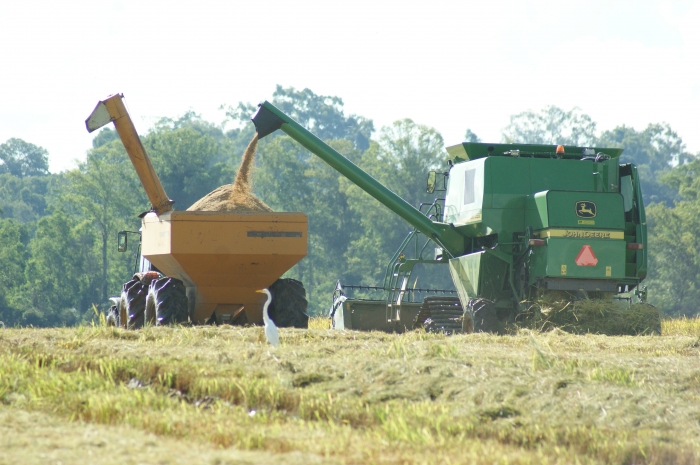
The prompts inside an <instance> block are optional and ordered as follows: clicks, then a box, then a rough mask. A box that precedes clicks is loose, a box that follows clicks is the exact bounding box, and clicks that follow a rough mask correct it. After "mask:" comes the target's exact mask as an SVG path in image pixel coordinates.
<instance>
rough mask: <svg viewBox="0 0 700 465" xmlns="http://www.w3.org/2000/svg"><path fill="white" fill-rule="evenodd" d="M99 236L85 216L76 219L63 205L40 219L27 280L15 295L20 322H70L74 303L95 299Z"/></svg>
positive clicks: (81, 304)
mask: <svg viewBox="0 0 700 465" xmlns="http://www.w3.org/2000/svg"><path fill="white" fill-rule="evenodd" d="M98 238H99V233H98V231H96V230H95V229H94V228H93V227H92V224H91V222H90V221H89V220H88V219H86V220H85V221H82V222H81V223H78V224H76V222H75V219H74V218H73V217H72V215H69V214H68V213H67V212H65V211H63V210H61V209H57V210H55V211H54V212H53V213H52V214H51V215H49V216H45V217H43V218H41V219H40V220H39V222H38V225H37V230H36V235H35V237H34V238H33V239H32V241H31V242H30V244H29V251H30V258H29V260H28V262H27V265H26V269H25V285H24V286H23V288H22V293H21V295H20V296H19V297H18V298H17V299H16V305H17V307H19V308H21V309H22V323H23V324H32V325H34V326H48V325H59V324H73V323H75V322H76V319H77V315H78V311H77V310H75V309H79V308H87V307H88V306H89V304H90V303H91V302H97V301H99V299H100V290H101V289H100V287H101V283H100V272H99V260H97V257H96V256H95V255H96V254H95V243H96V242H97V241H98ZM71 309H72V310H71ZM62 317H63V318H62ZM66 317H68V318H66ZM62 319H63V321H61V320H62Z"/></svg>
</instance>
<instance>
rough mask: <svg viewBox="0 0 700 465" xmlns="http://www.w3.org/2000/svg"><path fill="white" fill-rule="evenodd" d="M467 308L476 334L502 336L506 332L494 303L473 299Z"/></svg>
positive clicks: (478, 298)
mask: <svg viewBox="0 0 700 465" xmlns="http://www.w3.org/2000/svg"><path fill="white" fill-rule="evenodd" d="M467 307H468V308H467V311H468V312H469V313H470V314H471V317H472V322H473V325H474V332H475V333H496V334H502V333H503V332H504V330H505V328H504V327H503V323H501V321H500V320H499V319H498V312H497V310H496V307H494V305H493V302H491V301H490V300H486V299H482V298H480V297H477V298H476V299H471V300H470V301H469V304H468V305H467Z"/></svg>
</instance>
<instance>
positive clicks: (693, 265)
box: [647, 201, 700, 315]
mask: <svg viewBox="0 0 700 465" xmlns="http://www.w3.org/2000/svg"><path fill="white" fill-rule="evenodd" d="M647 220H648V224H649V231H650V234H649V249H650V251H651V257H650V263H649V269H650V279H649V281H648V286H649V288H650V289H651V290H652V292H650V299H651V301H652V302H654V303H656V304H657V305H658V306H659V307H660V308H661V309H662V310H663V311H664V312H665V313H667V314H671V315H678V314H681V315H695V314H698V313H699V312H698V302H700V286H699V283H700V245H699V244H700V243H699V242H698V237H700V202H697V201H684V202H680V203H677V204H676V205H675V207H673V208H669V207H667V206H666V205H664V204H660V203H657V204H653V205H651V206H650V207H649V208H647Z"/></svg>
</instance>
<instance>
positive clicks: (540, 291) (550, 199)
mask: <svg viewBox="0 0 700 465" xmlns="http://www.w3.org/2000/svg"><path fill="white" fill-rule="evenodd" d="M253 123H254V124H255V126H256V129H257V131H258V135H259V137H260V138H262V137H264V136H266V135H268V134H270V133H272V132H274V131H275V130H277V129H281V130H282V131H284V132H285V133H287V134H288V135H289V136H291V137H292V138H293V139H295V140H296V141H297V142H299V143H300V144H301V145H303V146H304V147H306V148H307V149H308V150H310V151H311V152H312V153H314V154H316V155H317V156H319V157H320V158H322V159H323V160H324V161H326V162H327V163H328V164H329V165H330V166H332V167H333V168H335V169H336V170H337V171H338V172H340V173H341V174H342V175H344V176H345V177H347V178H348V179H349V180H350V181H352V182H354V183H355V184H356V185H358V186H359V187H360V188H362V189H363V190H365V191H366V192H367V193H368V194H370V195H371V196H373V197H374V198H375V199H377V200H378V201H379V202H381V203H382V204H384V205H385V206H387V207H388V208H389V209H390V210H391V211H393V212H394V213H395V214H397V215H399V216H400V217H401V218H403V219H404V220H406V221H407V222H408V223H409V224H411V225H412V226H413V227H414V228H415V231H414V232H413V233H412V236H413V237H411V235H409V238H408V239H407V241H406V242H404V244H403V245H402V248H401V249H400V250H399V251H398V252H397V253H396V254H395V256H394V259H393V260H392V263H390V264H389V267H388V270H389V271H388V272H387V278H386V279H385V283H384V286H381V289H382V290H383V291H385V292H386V294H387V296H388V297H387V300H386V301H385V302H380V301H375V302H367V301H358V300H354V301H353V300H349V299H347V298H346V296H344V295H343V289H342V287H338V289H336V294H335V295H334V301H333V308H332V309H331V313H332V316H333V319H334V326H335V327H336V328H355V329H381V330H385V331H403V330H405V329H411V328H413V327H415V326H424V327H426V329H428V330H436V331H444V332H453V331H465V332H467V331H472V330H474V331H489V332H502V331H503V329H504V327H505V325H506V324H507V323H508V322H513V321H515V320H519V319H522V318H524V317H525V316H526V315H528V314H529V313H531V312H529V311H528V310H529V309H530V307H531V304H532V303H533V302H535V301H537V300H539V299H541V298H543V297H548V298H551V297H553V296H561V297H563V298H565V299H569V300H573V301H580V300H588V299H596V300H602V301H606V302H609V303H610V304H611V306H612V305H614V302H613V301H614V300H615V301H618V303H619V300H626V301H627V302H628V303H629V302H630V301H631V300H632V299H639V300H642V301H643V300H644V299H645V292H644V290H643V289H640V283H641V282H642V280H643V279H644V278H645V277H646V271H647V247H646V242H647V237H646V219H645V214H644V206H643V203H642V195H641V190H640V185H639V176H638V174H637V168H636V167H635V166H634V165H633V164H619V162H618V158H619V156H620V154H621V153H622V150H621V149H613V148H601V147H572V146H553V145H528V144H482V143H463V144H460V145H456V146H452V147H448V148H447V152H448V159H447V164H448V166H449V169H448V170H447V171H446V172H444V173H436V172H431V173H429V176H428V187H427V191H428V192H429V193H432V192H434V191H441V190H442V191H445V194H444V199H436V201H435V202H434V203H433V204H432V205H430V206H429V208H428V210H427V211H425V212H422V211H421V210H420V209H416V208H415V207H413V206H412V205H410V204H408V203H407V202H406V201H404V200H403V199H402V198H400V197H399V196H397V195H396V194H394V193H393V192H391V191H390V190H389V189H387V188H386V187H385V186H383V185H381V184H380V183H379V182H378V181H377V180H375V179H374V178H372V177H371V176H370V175H368V174H367V173H365V172H364V171H362V170H361V169H360V168H359V167H357V166H355V165H354V164H353V163H352V162H350V161H349V160H347V159H346V158H345V157H343V156H342V155H340V154H339V153H338V152H336V151H335V150H333V149H332V148H330V147H329V146H328V145H326V144H325V143H324V142H323V141H321V140H320V139H318V138H317V137H316V136H314V135H313V134H311V133H310V132H309V131H307V130H306V129H304V128H303V127H302V126H300V125H299V124H298V123H297V122H295V121H294V120H292V119H291V118H290V117H289V116H287V115H286V114H284V113H283V112H281V111H280V110H279V109H277V108H276V107H274V106H273V105H272V104H270V103H269V102H265V103H263V104H262V105H260V108H259V110H258V112H257V113H256V115H255V116H254V117H253ZM419 234H422V235H424V236H425V238H424V239H426V245H424V246H423V247H422V248H421V247H417V248H416V250H417V251H419V252H418V253H417V254H415V256H414V257H413V258H410V259H407V258H405V256H404V254H403V251H404V249H405V248H406V246H407V245H408V243H409V242H410V241H411V240H414V239H415V240H418V239H417V236H418V235H419ZM429 241H432V242H433V243H434V246H435V249H434V254H430V256H426V255H428V254H427V253H424V252H425V251H426V246H427V242H429ZM417 263H441V264H444V265H445V266H448V267H449V270H450V274H451V276H452V280H453V282H454V286H455V289H456V293H457V295H458V298H456V297H455V298H450V297H446V296H436V297H428V298H426V299H425V300H424V301H423V302H413V303H412V302H409V300H410V299H409V298H408V297H409V296H410V294H411V290H410V289H408V288H407V283H408V282H409V278H410V276H411V272H412V270H413V267H414V266H415V265H416V264H417ZM450 299H451V300H450ZM622 305H623V303H620V306H622ZM455 307H457V308H455ZM653 329H654V328H646V330H653Z"/></svg>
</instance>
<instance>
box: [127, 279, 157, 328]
mask: <svg viewBox="0 0 700 465" xmlns="http://www.w3.org/2000/svg"><path fill="white" fill-rule="evenodd" d="M160 276H161V275H160V274H159V273H155V272H147V273H136V274H135V275H134V277H133V278H131V281H129V282H127V283H126V284H124V287H123V288H122V295H121V304H120V308H123V310H124V311H123V313H122V311H121V310H120V315H122V318H123V319H125V320H126V329H139V328H141V327H143V323H144V312H145V309H146V295H147V294H148V286H149V284H150V283H151V281H153V280H154V279H157V278H159V277H160ZM121 323H122V325H123V324H124V323H125V322H124V321H121Z"/></svg>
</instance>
